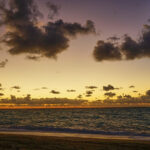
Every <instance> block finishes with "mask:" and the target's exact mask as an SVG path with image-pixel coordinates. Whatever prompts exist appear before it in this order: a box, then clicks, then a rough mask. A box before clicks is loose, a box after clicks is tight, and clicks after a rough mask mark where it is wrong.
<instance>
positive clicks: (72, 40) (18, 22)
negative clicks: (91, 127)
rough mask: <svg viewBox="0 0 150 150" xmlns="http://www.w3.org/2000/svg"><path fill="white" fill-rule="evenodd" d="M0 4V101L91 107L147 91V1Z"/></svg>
mask: <svg viewBox="0 0 150 150" xmlns="http://www.w3.org/2000/svg"><path fill="white" fill-rule="evenodd" d="M5 1H6V4H3V3H2V2H1V6H2V7H1V6H0V12H2V15H1V16H0V25H1V26H0V37H1V41H2V42H1V43H0V83H1V87H0V88H1V91H0V93H1V94H0V95H1V96H0V98H2V99H7V98H10V95H15V96H16V97H25V96H26V95H27V94H30V95H31V96H32V97H33V98H37V99H39V98H47V97H49V98H53V97H56V98H68V99H77V98H79V99H86V100H89V101H95V100H98V99H107V98H112V99H116V98H117V97H118V96H122V97H124V96H125V95H130V96H131V97H139V95H140V96H141V95H142V96H146V92H147V91H148V90H150V86H149V85H150V84H149V83H150V78H149V75H150V69H149V66H150V45H149V43H150V42H149V41H150V26H149V21H148V20H149V19H150V1H149V0H132V1H131V0H125V1H124V0H83V1H81V0H51V1H48V0H34V1H32V0H26V1H25V0H22V2H19V1H18V0H12V1H11V4H10V3H9V0H5ZM32 3H35V4H37V9H36V10H35V11H33V4H32ZM11 6H12V7H11ZM4 8H5V9H4ZM39 11H40V12H39ZM60 19H61V20H60ZM148 42H149V43H148ZM111 86H112V87H113V88H112V89H110V90H104V89H105V88H104V87H111ZM91 87H95V88H91ZM89 92H90V93H89ZM147 96H150V95H147Z"/></svg>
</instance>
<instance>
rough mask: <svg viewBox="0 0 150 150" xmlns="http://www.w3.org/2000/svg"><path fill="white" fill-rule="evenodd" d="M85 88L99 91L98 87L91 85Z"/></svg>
mask: <svg viewBox="0 0 150 150" xmlns="http://www.w3.org/2000/svg"><path fill="white" fill-rule="evenodd" d="M85 88H87V89H97V88H98V87H97V86H93V85H91V86H86V87H85Z"/></svg>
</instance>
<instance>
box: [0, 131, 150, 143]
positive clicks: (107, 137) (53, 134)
mask: <svg viewBox="0 0 150 150" xmlns="http://www.w3.org/2000/svg"><path fill="white" fill-rule="evenodd" d="M0 135H25V136H39V137H60V138H68V137H69V138H83V139H103V140H130V141H150V136H130V135H129V136H126V135H105V134H88V133H87V134H84V133H65V132H46V131H28V130H27V131H25V130H23V131H22V130H18V131H0Z"/></svg>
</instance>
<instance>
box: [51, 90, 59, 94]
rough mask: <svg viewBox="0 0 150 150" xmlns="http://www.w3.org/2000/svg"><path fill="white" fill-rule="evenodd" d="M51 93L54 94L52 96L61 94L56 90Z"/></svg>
mask: <svg viewBox="0 0 150 150" xmlns="http://www.w3.org/2000/svg"><path fill="white" fill-rule="evenodd" d="M50 93H52V94H60V92H59V91H55V90H51V92H50Z"/></svg>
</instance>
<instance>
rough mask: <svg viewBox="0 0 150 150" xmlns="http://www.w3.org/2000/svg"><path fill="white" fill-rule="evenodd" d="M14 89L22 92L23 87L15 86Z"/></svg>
mask: <svg viewBox="0 0 150 150" xmlns="http://www.w3.org/2000/svg"><path fill="white" fill-rule="evenodd" d="M11 88H12V89H16V90H20V89H21V87H20V86H13V87H11Z"/></svg>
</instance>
